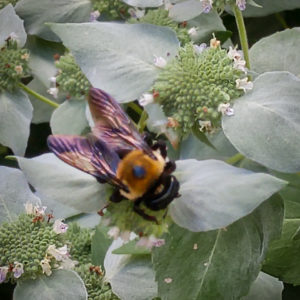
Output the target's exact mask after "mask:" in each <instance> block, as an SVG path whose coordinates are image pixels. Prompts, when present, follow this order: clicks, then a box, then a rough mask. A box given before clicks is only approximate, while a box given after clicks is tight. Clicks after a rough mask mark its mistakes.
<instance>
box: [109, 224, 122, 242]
mask: <svg viewBox="0 0 300 300" xmlns="http://www.w3.org/2000/svg"><path fill="white" fill-rule="evenodd" d="M107 234H108V236H109V237H110V238H113V239H114V240H116V239H117V238H118V237H119V235H120V229H119V227H117V226H114V227H112V228H111V229H109V231H108V232H107Z"/></svg>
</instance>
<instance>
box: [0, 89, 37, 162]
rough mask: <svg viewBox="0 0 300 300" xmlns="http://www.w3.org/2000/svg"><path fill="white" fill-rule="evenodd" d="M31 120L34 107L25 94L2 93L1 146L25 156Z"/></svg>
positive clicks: (0, 117)
mask: <svg viewBox="0 0 300 300" xmlns="http://www.w3.org/2000/svg"><path fill="white" fill-rule="evenodd" d="M31 118H32V105H31V103H30V101H29V99H28V96H27V95H26V94H25V93H24V92H22V91H20V90H16V91H15V92H13V93H9V92H3V93H0V144H3V145H5V146H7V147H9V148H11V149H12V151H13V152H14V154H16V155H21V156H22V155H24V153H25V150H26V147H27V140H28V137H29V126H30V122H31Z"/></svg>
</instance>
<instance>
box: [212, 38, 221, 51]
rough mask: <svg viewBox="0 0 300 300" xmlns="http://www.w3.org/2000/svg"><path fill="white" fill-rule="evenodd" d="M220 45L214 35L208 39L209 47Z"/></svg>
mask: <svg viewBox="0 0 300 300" xmlns="http://www.w3.org/2000/svg"><path fill="white" fill-rule="evenodd" d="M220 45H221V42H220V41H219V40H217V39H216V38H215V37H214V38H212V39H211V40H210V48H214V49H216V48H218V47H219V46H220Z"/></svg>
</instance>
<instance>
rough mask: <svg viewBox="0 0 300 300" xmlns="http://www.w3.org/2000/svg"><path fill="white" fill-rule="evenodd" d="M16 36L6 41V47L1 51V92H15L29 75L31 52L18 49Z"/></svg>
mask: <svg viewBox="0 0 300 300" xmlns="http://www.w3.org/2000/svg"><path fill="white" fill-rule="evenodd" d="M13 36H14V34H12V35H11V37H9V38H8V39H7V41H6V45H5V46H4V47H2V48H1V49H0V92H2V91H13V90H14V89H16V88H17V87H18V83H19V82H20V80H21V79H22V78H24V77H27V76H29V75H30V73H29V65H28V59H29V52H28V50H26V49H20V48H19V47H18V43H17V40H16V39H14V37H13Z"/></svg>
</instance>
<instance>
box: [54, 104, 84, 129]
mask: <svg viewBox="0 0 300 300" xmlns="http://www.w3.org/2000/svg"><path fill="white" fill-rule="evenodd" d="M85 110H86V102H85V101H80V100H76V99H75V100H67V101H65V102H64V103H63V104H61V105H60V106H59V107H58V108H57V109H56V110H55V111H54V113H53V114H52V117H51V120H50V126H51V130H52V133H53V134H71V135H72V134H75V135H81V134H82V133H83V132H84V130H85V129H86V128H87V127H88V126H89V124H88V122H87V119H86V116H85ZM75 116H76V122H74V117H75Z"/></svg>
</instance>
